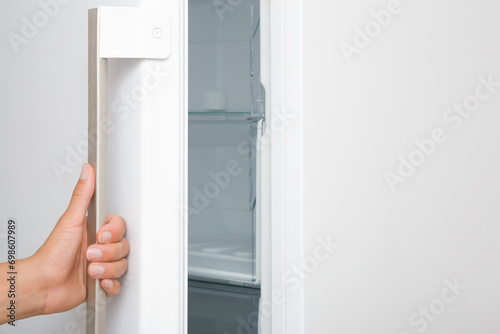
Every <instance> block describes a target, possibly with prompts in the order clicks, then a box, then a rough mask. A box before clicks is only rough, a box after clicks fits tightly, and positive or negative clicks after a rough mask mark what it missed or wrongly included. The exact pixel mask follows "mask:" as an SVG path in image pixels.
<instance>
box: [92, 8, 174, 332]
mask: <svg viewBox="0 0 500 334" xmlns="http://www.w3.org/2000/svg"><path fill="white" fill-rule="evenodd" d="M88 23H89V26H88V33H89V36H88V38H89V40H88V43H89V44H88V52H89V55H88V61H89V63H88V71H89V77H88V84H89V86H88V89H89V91H88V94H89V102H88V103H89V123H88V124H89V129H88V131H89V136H88V138H89V145H88V146H89V148H88V160H89V163H90V164H92V165H93V166H94V170H95V182H96V184H95V192H94V196H93V197H92V200H91V202H90V205H89V210H88V221H87V240H88V242H87V243H88V245H92V244H94V243H96V234H97V231H99V229H100V228H101V227H102V226H103V225H104V224H105V222H106V215H107V182H106V181H107V167H108V162H107V150H108V148H107V146H108V140H107V132H106V131H107V122H108V115H107V114H108V110H107V109H108V107H107V104H108V102H107V76H108V70H107V65H108V60H107V58H149V59H166V58H167V57H168V56H169V54H170V36H169V29H170V22H169V18H168V15H167V13H166V11H164V10H160V9H143V8H124V7H99V8H94V9H90V10H89V20H88ZM85 268H87V265H86V266H85ZM105 332H106V293H105V292H104V290H103V289H102V288H101V280H99V279H93V278H91V277H90V276H89V275H88V274H87V334H104V333H105Z"/></svg>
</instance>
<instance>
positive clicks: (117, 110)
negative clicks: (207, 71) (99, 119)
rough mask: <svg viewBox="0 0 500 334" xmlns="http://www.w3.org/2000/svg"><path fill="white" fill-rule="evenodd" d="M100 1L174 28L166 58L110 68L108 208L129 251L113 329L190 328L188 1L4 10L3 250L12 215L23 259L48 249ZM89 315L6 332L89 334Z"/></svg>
mask: <svg viewBox="0 0 500 334" xmlns="http://www.w3.org/2000/svg"><path fill="white" fill-rule="evenodd" d="M100 6H122V7H125V6H126V7H141V8H147V7H150V8H161V9H165V10H167V11H168V12H169V18H170V22H171V34H170V43H171V45H170V55H169V57H168V59H166V60H142V59H110V60H109V61H108V110H109V112H108V113H109V115H108V117H109V122H110V123H109V124H110V126H109V128H108V129H109V132H108V141H109V142H108V181H107V182H108V212H109V213H115V214H118V215H121V216H123V217H124V218H125V219H126V221H127V223H128V231H127V235H126V237H127V238H128V239H129V241H130V244H131V252H130V255H129V257H128V260H129V270H128V273H127V274H126V275H125V276H124V277H123V278H122V291H121V292H120V294H119V295H118V296H116V297H114V298H111V299H108V305H107V319H106V323H107V333H124V334H129V333H130V334H136V333H184V332H185V331H186V328H185V325H184V323H185V320H184V319H185V300H186V297H185V296H186V289H187V287H186V286H185V284H187V278H186V261H185V251H184V250H185V246H186V244H185V233H184V232H185V226H186V224H185V219H184V216H185V210H184V209H183V208H184V197H185V196H184V193H185V192H184V189H185V185H186V182H185V175H186V173H185V161H186V160H185V144H186V143H185V141H186V140H185V138H186V137H185V134H186V115H187V112H185V104H184V103H185V98H184V97H185V85H184V82H185V66H184V65H185V61H184V56H185V54H184V52H185V49H184V34H185V33H186V29H185V28H184V23H185V20H184V17H185V16H184V14H185V13H184V1H180V0H163V1H160V0H151V1H149V0H125V1H119V2H118V1H111V0H99V1H85V2H81V1H69V0H64V1H63V0H41V1H38V0H36V1H35V0H25V1H22V2H20V1H13V0H8V1H4V2H3V3H2V4H1V5H0V34H1V35H2V36H3V38H1V39H0V61H1V64H2V66H1V67H0V77H1V81H0V101H1V103H2V108H1V112H0V152H1V155H2V163H1V164H0V175H1V176H0V203H1V204H0V249H2V250H3V249H5V241H6V240H5V233H6V227H7V220H8V219H9V218H15V219H16V220H17V222H18V236H19V238H18V251H19V253H18V258H24V257H28V256H30V255H32V254H33V253H34V252H35V251H36V250H37V249H38V247H40V246H41V245H42V243H43V242H44V240H45V239H46V238H47V236H48V235H49V233H50V232H51V230H52V228H53V227H54V225H55V223H56V222H57V220H58V218H59V217H60V215H61V214H62V213H63V212H64V210H65V208H66V207H67V204H68V201H69V197H70V195H71V192H72V189H73V187H74V185H75V183H76V181H77V179H78V177H79V173H80V169H81V166H82V164H83V163H84V162H86V161H87V98H88V97H87V91H88V89H87V39H88V36H87V20H88V10H89V9H90V8H95V7H100ZM6 256H7V254H6V252H4V251H0V261H2V262H3V261H5V260H6ZM20 275H22V273H20ZM85 310H86V308H85V305H81V306H79V307H78V308H76V309H74V310H72V311H69V312H66V313H62V314H56V315H50V316H43V317H36V318H31V319H26V320H21V321H19V322H18V323H17V326H16V327H15V328H14V327H11V326H3V327H2V329H1V331H2V333H4V332H5V333H9V332H13V333H85V323H86V321H85V320H86V319H85V318H86V317H85Z"/></svg>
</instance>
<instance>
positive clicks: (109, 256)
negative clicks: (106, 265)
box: [87, 239, 130, 262]
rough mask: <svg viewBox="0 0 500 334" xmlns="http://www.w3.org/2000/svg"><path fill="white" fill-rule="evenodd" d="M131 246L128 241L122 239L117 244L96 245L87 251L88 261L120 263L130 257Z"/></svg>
mask: <svg viewBox="0 0 500 334" xmlns="http://www.w3.org/2000/svg"><path fill="white" fill-rule="evenodd" d="M129 250H130V245H129V243H128V240H127V239H122V240H120V241H118V242H115V243H109V244H104V245H101V244H94V245H91V246H89V248H88V249H87V259H88V260H89V261H103V262H112V261H118V260H120V259H121V258H124V257H125V256H127V255H128V252H129Z"/></svg>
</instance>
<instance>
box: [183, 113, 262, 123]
mask: <svg viewBox="0 0 500 334" xmlns="http://www.w3.org/2000/svg"><path fill="white" fill-rule="evenodd" d="M264 118H265V116H264V115H252V114H251V113H249V112H230V111H190V112H189V120H190V121H225V120H234V121H245V120H246V121H258V120H261V119H264Z"/></svg>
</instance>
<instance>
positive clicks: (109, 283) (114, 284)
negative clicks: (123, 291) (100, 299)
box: [101, 279, 120, 297]
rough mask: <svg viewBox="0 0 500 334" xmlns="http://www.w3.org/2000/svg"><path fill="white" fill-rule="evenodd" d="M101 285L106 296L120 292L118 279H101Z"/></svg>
mask: <svg viewBox="0 0 500 334" xmlns="http://www.w3.org/2000/svg"><path fill="white" fill-rule="evenodd" d="M101 286H102V288H103V289H104V291H106V296H108V297H113V296H114V295H116V294H117V293H118V292H120V281H119V280H117V279H103V280H102V281H101Z"/></svg>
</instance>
